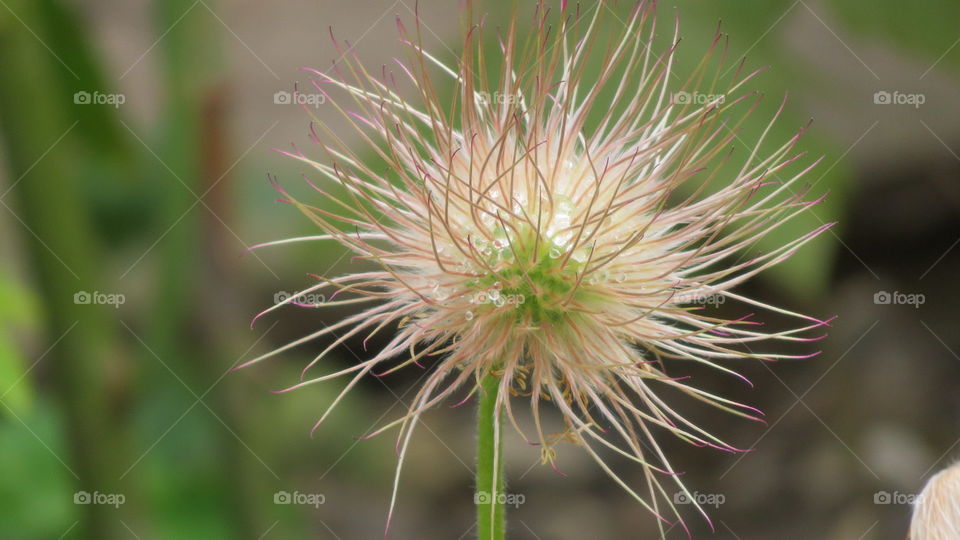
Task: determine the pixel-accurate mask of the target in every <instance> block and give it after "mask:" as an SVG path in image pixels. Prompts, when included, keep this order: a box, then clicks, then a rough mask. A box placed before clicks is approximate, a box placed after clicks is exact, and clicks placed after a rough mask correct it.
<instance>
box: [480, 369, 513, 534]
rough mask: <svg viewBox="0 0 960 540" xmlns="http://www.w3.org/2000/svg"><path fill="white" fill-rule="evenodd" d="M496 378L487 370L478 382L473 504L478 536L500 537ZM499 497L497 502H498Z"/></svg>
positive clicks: (502, 525)
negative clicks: (478, 399)
mask: <svg viewBox="0 0 960 540" xmlns="http://www.w3.org/2000/svg"><path fill="white" fill-rule="evenodd" d="M499 385H500V378H499V377H497V376H496V375H493V374H490V375H487V376H486V377H484V379H483V381H482V382H481V383H480V409H479V411H478V414H477V491H476V493H474V502H475V503H476V505H477V538H478V540H503V539H504V538H505V537H506V521H505V519H504V514H505V511H504V504H503V503H504V498H505V494H504V491H503V490H504V481H503V438H502V437H501V433H500V422H499V420H500V419H499V418H498V417H497V409H496V405H497V393H498V388H499ZM498 501H499V502H498Z"/></svg>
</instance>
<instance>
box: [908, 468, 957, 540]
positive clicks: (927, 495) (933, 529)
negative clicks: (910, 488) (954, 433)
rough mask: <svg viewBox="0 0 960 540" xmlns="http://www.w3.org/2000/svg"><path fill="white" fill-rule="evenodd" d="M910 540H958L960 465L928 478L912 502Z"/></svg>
mask: <svg viewBox="0 0 960 540" xmlns="http://www.w3.org/2000/svg"><path fill="white" fill-rule="evenodd" d="M910 538H911V540H951V539H954V538H960V464H955V465H953V466H951V467H949V468H947V469H945V470H943V471H940V472H938V473H937V474H935V475H933V477H932V478H930V481H928V482H927V485H926V486H924V488H923V491H921V492H920V495H919V496H918V497H917V500H916V501H915V502H914V508H913V520H912V521H911V522H910Z"/></svg>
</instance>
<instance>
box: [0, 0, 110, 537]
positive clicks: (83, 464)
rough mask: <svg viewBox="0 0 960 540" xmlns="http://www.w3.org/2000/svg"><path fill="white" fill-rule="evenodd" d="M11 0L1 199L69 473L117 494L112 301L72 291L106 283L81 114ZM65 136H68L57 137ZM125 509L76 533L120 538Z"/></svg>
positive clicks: (93, 517)
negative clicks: (90, 206) (35, 304)
mask: <svg viewBox="0 0 960 540" xmlns="http://www.w3.org/2000/svg"><path fill="white" fill-rule="evenodd" d="M8 4H9V5H8ZM4 7H5V8H6V9H3V10H0V65H2V66H3V69H2V70H0V119H2V121H0V136H2V137H0V138H2V145H3V151H4V154H5V158H6V159H5V161H6V164H7V165H8V167H9V171H10V178H11V181H13V187H12V189H11V192H10V195H11V196H10V197H8V198H6V199H3V200H2V206H0V213H3V214H5V216H4V219H5V220H9V222H10V223H11V224H12V226H13V227H16V232H17V234H20V235H21V236H22V237H23V238H24V239H25V241H24V250H25V251H26V252H27V254H28V256H29V262H30V267H29V271H30V275H31V279H32V281H33V282H34V283H35V284H36V287H37V290H38V292H39V294H40V296H41V299H42V302H43V306H44V308H45V309H44V312H43V318H44V326H45V330H46V334H47V336H46V337H47V339H48V340H49V342H50V343H54V342H55V343H56V347H52V348H51V350H50V354H49V355H48V356H47V357H46V358H45V359H44V363H45V364H46V366H47V367H48V369H49V372H50V375H51V379H52V382H53V388H54V389H55V394H56V398H57V400H58V402H59V405H60V407H61V408H62V411H63V422H64V424H65V430H66V439H67V445H68V448H69V451H70V459H69V465H68V464H67V463H64V467H65V469H64V474H69V475H70V476H71V477H75V478H76V488H77V490H82V491H88V492H93V491H100V492H103V493H117V492H118V490H117V486H118V485H119V482H118V480H117V475H116V474H115V473H114V472H113V469H112V463H113V462H115V461H116V460H117V459H118V458H117V453H118V451H119V448H120V445H119V444H118V443H117V433H116V431H117V430H116V428H115V426H114V425H113V419H114V414H113V411H112V410H111V407H110V403H109V398H110V395H109V392H108V385H107V379H108V374H109V373H110V366H111V363H112V362H114V361H115V357H116V354H115V352H116V351H115V349H114V345H113V343H115V336H114V332H115V330H114V328H113V326H112V324H111V322H110V320H109V318H108V315H107V312H106V311H105V309H106V308H102V307H101V308H99V309H98V307H97V306H91V305H82V304H78V303H77V302H76V301H75V299H74V298H75V297H74V295H75V294H76V293H78V292H79V291H96V290H104V289H103V288H101V287H100V283H99V276H100V275H101V273H102V272H101V269H100V263H99V261H100V260H101V257H100V255H99V251H100V249H99V248H100V246H99V244H98V242H97V239H96V238H95V236H94V234H93V233H92V231H91V228H90V226H89V222H90V219H89V215H88V214H87V212H86V211H85V208H84V207H83V205H82V204H78V200H80V197H79V196H78V191H79V188H80V183H81V180H80V178H79V177H78V174H77V170H76V168H75V166H74V164H75V163H76V147H75V146H74V144H75V143H76V141H75V139H73V138H72V137H70V136H68V132H69V131H70V130H71V129H72V128H71V126H72V125H75V123H74V122H75V120H74V118H73V117H72V116H71V115H70V114H69V113H70V109H68V107H67V105H68V104H65V103H64V102H63V100H62V99H58V97H57V94H56V93H55V91H54V90H55V88H56V83H55V82H54V81H55V80H56V77H55V76H54V75H53V73H52V70H53V69H62V67H61V66H60V65H59V64H56V65H54V64H53V62H52V61H51V59H50V54H49V51H47V50H45V49H44V48H43V45H42V44H41V43H40V42H39V41H38V39H37V36H36V35H35V34H33V33H32V32H33V31H32V30H29V28H32V27H34V26H38V24H37V17H36V11H35V8H36V5H35V4H34V3H32V2H29V1H26V0H9V1H8V2H7V3H6V4H4ZM14 14H16V15H14ZM58 137H62V138H63V140H62V141H61V142H60V143H59V144H54V141H57V140H58ZM51 144H54V146H55V147H51ZM44 149H49V154H50V155H46V154H45V153H43V152H44ZM41 154H42V155H41ZM38 155H40V156H41V157H40V158H39V159H38ZM3 234H11V233H9V232H8V231H4V233H3ZM107 290H109V289H107ZM51 451H52V450H51ZM57 459H60V458H59V457H58V458H57ZM124 512H125V510H123V509H119V510H117V509H112V508H110V507H107V506H104V505H98V504H90V505H84V506H78V507H76V510H75V515H76V517H77V519H78V521H79V524H78V525H77V533H78V534H79V535H81V536H83V537H86V538H113V537H117V536H118V535H120V532H119V529H120V520H121V519H123V517H124V516H125V514H124ZM71 519H72V518H71Z"/></svg>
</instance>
